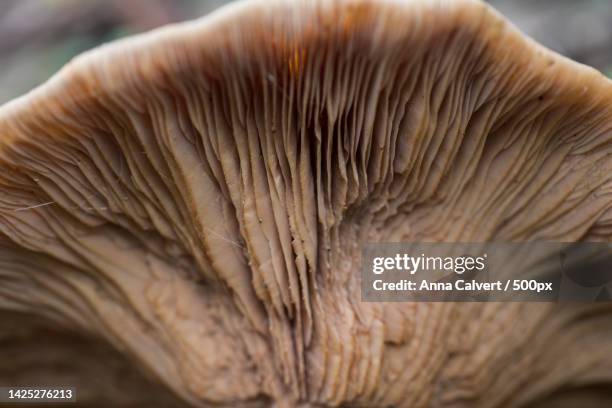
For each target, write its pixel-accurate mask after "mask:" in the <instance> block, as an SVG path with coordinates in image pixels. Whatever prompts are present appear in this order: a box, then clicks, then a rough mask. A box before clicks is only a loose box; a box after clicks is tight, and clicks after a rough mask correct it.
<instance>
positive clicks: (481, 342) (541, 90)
mask: <svg viewBox="0 0 612 408" xmlns="http://www.w3.org/2000/svg"><path fill="white" fill-rule="evenodd" d="M611 101H612V83H611V82H610V81H609V80H607V79H606V78H604V77H603V75H601V74H600V73H599V72H597V71H595V70H593V69H591V68H589V67H586V66H583V65H580V64H577V63H575V62H573V61H570V60H568V59H566V58H564V57H562V56H559V55H557V54H555V53H553V52H551V51H549V50H547V49H545V48H543V47H542V46H540V45H538V44H536V43H535V42H533V41H532V40H530V39H528V38H526V37H525V36H524V35H522V34H521V33H520V32H518V31H517V30H516V29H515V28H514V27H513V26H511V25H510V24H509V23H508V22H506V21H505V20H504V19H503V18H502V17H501V16H500V15H499V14H498V13H496V12H495V11H494V10H492V9H491V8H490V7H488V6H487V5H485V4H484V3H481V2H479V1H475V0H459V1H434V0H424V1H408V0H407V1H398V0H395V1H392V0H385V1H373V0H342V1H333V2H327V1H299V2H296V1H288V0H282V1H279V0H276V1H266V2H263V1H262V2H257V1H246V2H239V3H235V4H232V5H230V6H226V7H225V8H223V9H220V10H219V11H217V12H214V13H212V14H211V15H209V16H207V17H204V18H202V19H200V20H197V21H194V22H188V23H182V24H178V25H173V26H169V27H166V28H162V29H158V30H155V31H153V32H150V33H147V34H144V35H138V36H135V37H132V38H129V39H127V40H121V41H117V42H115V43H112V44H110V45H107V46H103V47H101V48H99V49H96V50H93V51H90V52H87V53H85V54H84V55H82V56H80V57H78V58H76V59H75V60H74V61H72V62H71V63H69V64H68V65H67V66H66V67H65V68H64V69H62V71H61V72H60V73H58V74H57V75H56V76H54V77H53V78H52V79H51V80H50V81H49V82H47V83H46V84H44V85H43V86H41V87H40V88H38V89H36V90H34V91H32V92H30V93H29V94H27V95H25V96H23V97H21V98H19V99H17V100H15V101H13V102H10V103H8V104H6V105H4V106H2V107H1V108H0V278H1V279H2V280H3V282H5V283H2V284H0V309H7V310H16V311H24V312H28V313H33V314H37V315H42V316H44V317H48V318H51V319H54V321H56V322H58V323H61V324H62V325H64V326H65V327H67V328H70V329H76V330H80V331H84V332H87V333H90V334H91V335H93V336H96V337H99V338H103V339H105V340H108V341H109V342H110V343H111V344H113V345H114V346H115V347H116V348H117V349H119V350H120V351H121V352H123V353H124V354H125V355H127V356H129V357H130V358H131V359H132V360H133V361H135V362H136V363H137V365H138V366H139V367H141V368H142V369H143V370H144V371H145V372H147V373H149V374H150V375H152V376H153V377H155V378H157V379H158V380H160V381H161V382H163V383H164V384H165V385H166V386H168V387H169V388H171V389H172V390H173V391H174V392H175V393H176V394H178V395H179V396H180V397H181V398H183V399H184V400H185V401H188V402H189V403H190V404H193V405H194V406H205V405H206V404H211V403H214V404H227V405H229V406H235V405H236V404H244V405H251V404H252V405H258V404H265V403H267V402H270V401H275V402H277V403H278V404H279V405H280V406H283V405H286V406H293V405H296V404H298V403H311V404H320V405H332V406H335V405H339V404H343V403H344V404H361V405H365V406H388V405H394V406H407V407H420V406H438V405H440V406H444V405H463V404H464V405H466V406H474V405H476V406H481V405H482V406H489V405H496V404H497V405H500V404H503V405H508V406H513V405H525V404H527V403H531V402H537V401H541V400H542V399H543V398H546V397H547V396H549V395H551V394H554V393H555V392H557V391H558V390H560V389H562V388H563V387H566V388H567V387H571V386H578V385H584V384H590V383H601V382H609V381H610V380H612V369H611V368H610V367H611V365H610V363H612V361H611V360H610V357H609V356H611V355H612V354H611V353H610V351H612V342H611V341H610V340H609V339H610V338H611V337H610V336H609V335H610V334H611V333H610V331H611V330H612V329H610V328H611V327H612V325H610V324H608V323H610V319H611V317H612V314H610V310H609V307H602V306H598V307H595V306H591V305H583V306H580V307H578V306H575V307H566V308H559V307H555V306H554V305H550V304H538V305H535V304H525V303H516V304H498V303H477V304H455V303H362V302H360V287H359V273H358V271H359V256H360V249H361V246H362V244H364V243H365V242H391V241H449V242H460V241H463V242H468V241H489V240H507V241H529V240H557V241H579V240H594V241H610V240H611V239H612V199H611V197H612V195H611V194H612V188H611V187H612V181H611V180H612V176H611V175H612V171H610V170H612V159H611V154H612V109H611V108H610V102H611ZM603 322H605V325H602V324H601V323H603ZM561 357H563V358H561ZM564 390H565V389H564ZM517 391H521V392H517ZM466 401H467V402H466Z"/></svg>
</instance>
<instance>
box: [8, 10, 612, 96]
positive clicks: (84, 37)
mask: <svg viewBox="0 0 612 408" xmlns="http://www.w3.org/2000/svg"><path fill="white" fill-rule="evenodd" d="M329 1H332V0H329ZM228 2H229V1H228V0H0V60H1V61H2V64H0V103H4V102H6V101H8V100H10V99H12V98H14V97H16V96H19V95H22V94H24V93H25V92H27V91H29V90H30V89H32V88H34V87H35V86H37V85H39V84H41V83H42V82H44V81H45V80H46V79H48V78H49V77H50V76H51V75H52V74H53V73H54V72H56V71H57V70H58V69H59V68H61V67H62V66H63V65H64V64H65V63H66V62H68V61H69V60H70V59H71V58H72V57H74V56H75V55H77V54H79V53H81V52H83V51H85V50H87V49H90V48H92V47H95V46H96V45H99V44H102V43H105V42H109V41H112V40H114V39H117V38H120V37H124V36H127V35H131V34H135V33H138V32H143V31H147V30H150V29H152V28H155V27H158V26H161V25H164V24H168V23H172V22H177V21H183V20H189V19H194V18H197V17H199V16H201V15H203V14H206V13H208V12H210V11H211V10H213V9H215V8H217V7H219V6H221V5H222V4H224V3H228ZM488 2H489V3H490V4H492V5H493V6H494V7H495V8H497V9H498V10H499V11H500V12H501V13H502V14H504V15H505V16H506V17H508V18H509V19H510V20H511V21H513V22H514V24H516V25H517V26H518V27H519V28H520V29H521V30H522V31H524V32H526V33H527V34H529V35H531V36H532V37H534V38H535V39H536V40H538V41H539V42H541V43H543V44H544V45H546V46H548V47H549V48H552V49H554V50H555V51H557V52H560V53H561V54H564V55H566V56H568V57H569V58H572V59H574V60H577V61H579V62H582V63H585V64H587V65H591V66H593V67H595V68H597V69H599V70H600V71H602V72H603V73H605V74H607V75H608V76H612V1H611V0H489V1H488Z"/></svg>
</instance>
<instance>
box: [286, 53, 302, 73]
mask: <svg viewBox="0 0 612 408" xmlns="http://www.w3.org/2000/svg"><path fill="white" fill-rule="evenodd" d="M305 64H306V50H305V49H295V50H294V51H293V55H291V56H290V57H289V60H288V63H287V65H288V66H289V73H290V74H291V77H292V78H297V77H299V76H300V73H301V72H302V71H303V69H304V65H305Z"/></svg>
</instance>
